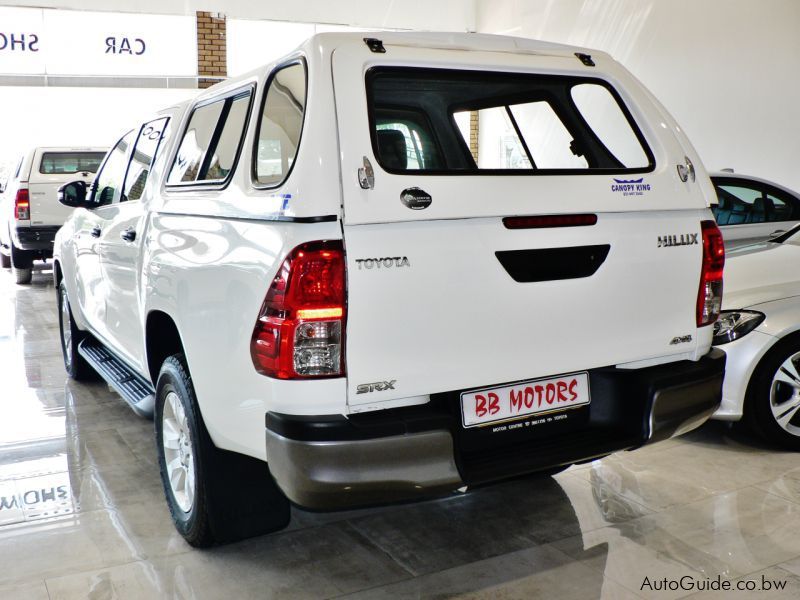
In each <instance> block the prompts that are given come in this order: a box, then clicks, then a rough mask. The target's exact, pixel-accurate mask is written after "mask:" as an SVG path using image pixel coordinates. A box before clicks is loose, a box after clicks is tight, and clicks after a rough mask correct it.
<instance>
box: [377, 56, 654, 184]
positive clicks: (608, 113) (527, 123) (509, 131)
mask: <svg viewBox="0 0 800 600" xmlns="http://www.w3.org/2000/svg"><path fill="white" fill-rule="evenodd" d="M367 96H368V104H369V111H370V122H371V124H372V140H373V149H374V151H375V156H376V158H377V159H378V162H379V163H380V164H381V166H382V167H383V168H384V169H385V170H387V171H389V172H405V171H414V172H418V173H422V174H426V173H467V174H471V173H482V172H486V173H491V172H496V171H503V172H517V173H529V174H536V173H548V172H551V173H552V172H561V171H566V172H575V173H592V172H599V171H602V172H608V173H634V172H645V171H649V170H652V168H653V167H654V164H655V161H654V158H653V155H652V152H651V151H650V149H649V148H648V147H647V145H646V143H645V140H644V137H643V136H642V134H641V132H640V131H639V129H638V128H637V127H636V125H635V123H634V121H633V119H632V118H631V117H630V115H629V114H628V113H627V109H625V108H624V106H623V105H622V104H621V101H620V100H619V98H618V96H617V95H616V92H614V91H613V90H612V88H610V86H609V85H608V84H607V83H606V82H604V81H601V80H598V79H589V78H584V77H568V76H551V75H530V74H523V73H499V72H479V71H456V70H447V69H412V68H399V67H377V68H373V69H371V70H370V71H369V72H368V74H367Z"/></svg>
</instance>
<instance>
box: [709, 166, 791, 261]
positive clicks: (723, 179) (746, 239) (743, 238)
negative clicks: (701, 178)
mask: <svg viewBox="0 0 800 600" xmlns="http://www.w3.org/2000/svg"><path fill="white" fill-rule="evenodd" d="M709 174H710V175H711V182H712V183H713V184H714V189H715V190H716V192H717V200H718V204H717V205H715V206H714V207H712V211H713V212H714V218H715V219H716V220H717V225H719V228H720V231H722V237H723V238H724V239H725V249H726V250H728V251H730V250H733V249H735V248H738V247H740V246H746V245H748V244H752V243H755V242H763V241H766V240H768V239H770V238H772V237H773V236H775V235H780V234H782V233H786V232H787V231H788V230H789V229H791V228H792V227H794V226H795V225H797V224H798V223H800V194H798V193H797V192H795V191H792V190H790V189H789V188H787V187H784V186H782V185H779V184H777V183H774V182H772V181H767V180H766V179H761V178H760V177H752V176H750V175H741V174H739V173H734V172H733V171H721V172H719V173H709Z"/></svg>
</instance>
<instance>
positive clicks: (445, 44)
mask: <svg viewBox="0 0 800 600" xmlns="http://www.w3.org/2000/svg"><path fill="white" fill-rule="evenodd" d="M365 38H377V39H379V40H381V41H382V42H383V45H384V46H404V47H409V48H429V49H431V50H434V49H439V50H465V51H473V52H506V53H511V54H536V55H541V56H565V57H567V56H574V55H575V53H576V52H579V53H586V54H591V55H594V56H599V55H603V56H606V53H605V52H602V51H600V50H592V49H589V48H583V47H579V46H567V45H565V44H555V43H552V42H543V41H539V40H532V39H528V38H519V37H513V36H507V35H493V34H487V33H440V32H417V31H371V32H370V31H361V32H347V33H341V32H330V33H318V34H315V35H312V36H311V37H309V38H308V39H307V40H306V41H304V42H303V43H302V44H300V45H299V46H298V47H297V48H295V49H294V50H292V52H289V53H288V54H285V55H283V56H280V57H272V60H267V61H265V62H264V65H263V66H260V67H257V68H255V69H253V70H251V71H248V72H247V73H243V74H241V75H238V76H236V77H231V78H229V79H226V80H225V81H223V82H220V83H218V84H216V85H213V86H211V87H210V88H208V90H206V91H204V92H203V93H202V94H200V97H204V96H206V95H213V94H215V93H216V92H217V91H218V90H219V89H220V88H222V87H223V86H224V87H228V86H232V85H235V84H237V83H239V82H241V81H246V80H249V79H252V78H253V77H259V76H261V75H263V74H264V72H265V67H269V66H271V65H274V64H277V63H279V62H282V61H283V60H284V59H285V58H289V57H291V56H294V55H295V54H297V52H298V51H301V52H303V53H304V54H306V55H308V54H311V53H312V52H313V53H314V54H316V55H317V56H326V55H329V54H330V53H331V52H333V50H334V49H336V48H337V47H339V46H342V45H344V44H351V43H353V42H357V43H364V39H365Z"/></svg>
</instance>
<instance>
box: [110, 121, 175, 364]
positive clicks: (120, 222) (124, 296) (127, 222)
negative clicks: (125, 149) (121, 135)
mask: <svg viewBox="0 0 800 600" xmlns="http://www.w3.org/2000/svg"><path fill="white" fill-rule="evenodd" d="M168 121H169V119H168V118H167V117H164V118H161V119H156V120H154V121H150V122H149V123H145V124H144V125H143V126H142V127H141V128H140V129H139V131H138V137H137V140H136V145H135V147H134V149H133V153H132V155H131V160H130V165H129V166H128V171H127V174H126V176H125V180H124V184H123V186H122V193H121V194H120V195H119V197H118V202H116V203H115V204H114V205H112V207H109V212H108V215H107V222H106V225H105V229H104V231H103V235H102V240H101V243H100V246H101V251H100V265H101V270H102V273H103V280H104V283H105V292H106V331H107V334H108V338H109V341H110V342H111V343H112V344H113V345H114V348H115V349H117V350H118V351H119V353H120V354H122V355H123V357H124V358H126V359H127V360H128V361H129V362H130V363H132V365H134V366H137V367H141V366H142V365H143V364H144V344H143V336H142V331H143V329H144V328H143V323H142V305H141V298H140V295H139V294H138V290H139V289H140V286H139V280H140V274H141V268H140V267H141V256H142V252H141V249H142V244H143V240H144V235H143V233H144V229H145V224H146V223H145V221H146V218H147V205H148V202H149V194H148V193H147V190H148V189H149V188H148V182H149V174H150V171H151V168H152V164H153V161H154V160H155V157H156V153H157V151H158V148H159V145H160V143H161V140H162V139H163V137H164V132H165V129H166V126H167V123H168Z"/></svg>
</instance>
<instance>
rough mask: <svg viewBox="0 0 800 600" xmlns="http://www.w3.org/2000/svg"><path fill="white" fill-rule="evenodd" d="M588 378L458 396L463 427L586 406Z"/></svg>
mask: <svg viewBox="0 0 800 600" xmlns="http://www.w3.org/2000/svg"><path fill="white" fill-rule="evenodd" d="M589 402H590V398H589V375H588V374H587V373H585V372H584V373H573V374H571V375H561V376H559V377H548V378H545V379H534V380H531V381H523V382H522V383H515V384H513V385H504V386H501V387H493V388H484V389H481V390H471V391H469V392H462V394H461V420H462V423H463V425H464V427H480V426H482V425H489V424H490V423H497V422H499V421H510V420H516V419H520V418H522V417H527V416H530V415H538V414H543V413H549V412H555V411H561V410H565V409H569V408H574V407H576V406H582V405H585V404H589Z"/></svg>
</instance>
